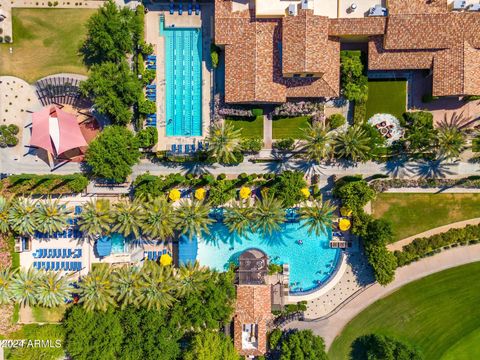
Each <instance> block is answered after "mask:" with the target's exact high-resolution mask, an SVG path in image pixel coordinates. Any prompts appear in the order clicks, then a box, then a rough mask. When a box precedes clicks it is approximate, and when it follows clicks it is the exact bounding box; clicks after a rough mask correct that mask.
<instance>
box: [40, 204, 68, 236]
mask: <svg viewBox="0 0 480 360" xmlns="http://www.w3.org/2000/svg"><path fill="white" fill-rule="evenodd" d="M38 205H39V206H38V211H37V213H36V219H37V224H38V225H37V230H38V231H40V232H42V233H46V234H51V233H54V232H56V231H63V230H64V229H65V228H66V226H67V220H68V216H69V211H68V210H67V207H66V206H65V205H61V204H60V203H59V201H58V200H54V201H52V200H51V199H48V200H46V201H42V202H39V203H38Z"/></svg>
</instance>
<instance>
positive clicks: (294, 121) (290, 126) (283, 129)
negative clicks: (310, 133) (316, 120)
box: [272, 116, 310, 139]
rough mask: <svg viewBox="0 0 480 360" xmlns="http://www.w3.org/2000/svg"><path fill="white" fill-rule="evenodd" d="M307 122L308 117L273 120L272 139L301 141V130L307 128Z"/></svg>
mask: <svg viewBox="0 0 480 360" xmlns="http://www.w3.org/2000/svg"><path fill="white" fill-rule="evenodd" d="M309 121H310V117H309V116H299V117H288V118H283V119H274V120H273V124H272V137H273V138H274V139H285V138H293V139H303V131H302V129H305V128H306V127H307V126H308V123H309Z"/></svg>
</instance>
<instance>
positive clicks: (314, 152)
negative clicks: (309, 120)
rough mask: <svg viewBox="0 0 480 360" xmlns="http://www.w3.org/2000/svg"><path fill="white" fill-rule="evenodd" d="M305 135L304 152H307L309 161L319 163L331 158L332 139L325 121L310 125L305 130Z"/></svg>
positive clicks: (306, 155)
mask: <svg viewBox="0 0 480 360" xmlns="http://www.w3.org/2000/svg"><path fill="white" fill-rule="evenodd" d="M303 133H304V144H305V145H304V146H303V147H302V150H303V151H304V152H305V157H306V159H307V160H309V161H313V162H316V163H319V162H321V161H322V160H324V159H325V158H327V157H328V156H329V154H330V153H331V146H330V141H331V137H330V135H329V133H328V129H327V127H326V126H325V123H324V122H323V121H317V122H315V123H313V124H312V125H310V124H309V125H308V127H307V128H305V129H304V130H303Z"/></svg>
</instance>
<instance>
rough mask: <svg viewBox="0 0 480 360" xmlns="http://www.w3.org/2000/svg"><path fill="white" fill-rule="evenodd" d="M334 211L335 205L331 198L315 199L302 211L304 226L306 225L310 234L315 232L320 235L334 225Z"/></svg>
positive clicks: (301, 216)
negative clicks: (325, 199)
mask: <svg viewBox="0 0 480 360" xmlns="http://www.w3.org/2000/svg"><path fill="white" fill-rule="evenodd" d="M334 211H335V206H334V205H332V203H331V202H330V201H329V200H327V201H325V202H324V201H322V200H321V199H320V200H316V201H313V203H312V205H311V206H306V207H304V208H302V209H301V211H300V218H301V219H302V220H305V222H304V224H303V226H302V227H304V226H306V227H307V230H308V233H309V234H311V233H315V235H316V236H320V235H321V234H323V233H325V232H326V231H327V229H330V228H331V227H332V222H333V221H332V220H333V212H334Z"/></svg>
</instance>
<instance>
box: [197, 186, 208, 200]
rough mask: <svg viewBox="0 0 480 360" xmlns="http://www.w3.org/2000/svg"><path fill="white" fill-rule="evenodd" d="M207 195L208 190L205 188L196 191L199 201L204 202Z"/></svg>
mask: <svg viewBox="0 0 480 360" xmlns="http://www.w3.org/2000/svg"><path fill="white" fill-rule="evenodd" d="M205 195H207V190H205V189H204V188H198V189H197V190H195V199H197V200H203V199H205Z"/></svg>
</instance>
